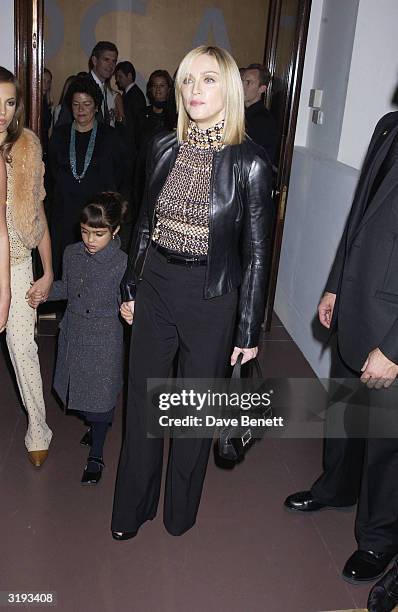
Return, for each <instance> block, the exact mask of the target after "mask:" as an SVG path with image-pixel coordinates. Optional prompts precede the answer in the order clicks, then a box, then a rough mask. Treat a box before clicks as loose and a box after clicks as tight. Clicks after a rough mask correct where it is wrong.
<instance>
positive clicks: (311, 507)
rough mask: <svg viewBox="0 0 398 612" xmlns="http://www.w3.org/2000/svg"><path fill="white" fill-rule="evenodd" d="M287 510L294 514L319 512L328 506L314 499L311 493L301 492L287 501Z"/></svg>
mask: <svg viewBox="0 0 398 612" xmlns="http://www.w3.org/2000/svg"><path fill="white" fill-rule="evenodd" d="M285 508H287V509H288V510H294V512H317V511H318V510H324V509H325V508H328V506H327V505H326V504H323V503H322V502H320V501H317V500H316V499H314V496H313V495H312V493H311V491H299V492H298V493H293V495H289V497H287V498H286V499H285Z"/></svg>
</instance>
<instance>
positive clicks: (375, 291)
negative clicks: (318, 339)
mask: <svg viewBox="0 0 398 612" xmlns="http://www.w3.org/2000/svg"><path fill="white" fill-rule="evenodd" d="M395 138H398V112H393V113H388V114H387V115H385V116H384V117H383V118H382V119H381V120H380V121H379V123H378V124H377V126H376V128H375V131H374V133H373V136H372V139H371V141H370V145H369V149H368V152H367V155H366V157H365V161H364V164H363V168H362V171H361V174H360V177H359V181H358V186H357V189H356V193H355V197H354V201H353V205H352V208H351V212H350V215H349V217H348V220H347V223H346V227H345V230H344V233H343V237H342V239H341V242H340V245H339V248H338V250H337V254H336V257H335V261H334V264H333V267H332V270H331V272H330V275H329V278H328V281H327V283H326V291H330V292H332V293H336V294H337V296H336V304H335V308H334V312H333V318H332V324H331V329H332V330H336V329H337V333H338V342H339V348H340V352H341V355H342V357H343V359H344V361H345V362H346V363H347V364H348V365H349V366H350V367H351V368H353V369H354V370H357V371H359V370H360V369H361V367H362V365H363V363H364V362H365V359H366V357H367V356H368V354H369V352H370V351H371V350H373V349H375V348H376V347H379V348H380V350H381V351H382V352H383V353H384V355H386V357H388V358H389V359H391V360H392V361H394V362H395V363H398V163H395V165H394V166H393V167H392V168H391V170H390V171H389V172H388V173H387V174H386V176H385V177H384V179H383V180H382V181H381V183H380V185H379V187H378V189H377V191H376V192H375V193H374V195H373V197H372V199H371V200H370V201H369V195H370V193H371V188H372V184H373V182H374V180H375V178H376V176H377V173H378V170H379V169H380V166H381V164H382V163H383V160H384V159H385V158H386V155H387V153H388V151H389V149H390V147H391V144H392V143H393V141H394V139H395Z"/></svg>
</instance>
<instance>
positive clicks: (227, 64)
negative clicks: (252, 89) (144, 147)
mask: <svg viewBox="0 0 398 612" xmlns="http://www.w3.org/2000/svg"><path fill="white" fill-rule="evenodd" d="M200 55H210V56H211V57H214V58H215V60H216V62H217V64H218V67H219V69H220V77H221V85H222V88H223V93H224V98H225V123H224V130H223V143H224V144H226V145H232V144H240V143H241V142H243V140H244V139H245V106H244V98H243V87H242V79H241V76H240V72H239V68H238V66H237V65H236V62H235V60H234V59H233V57H232V55H231V54H230V53H228V51H226V50H225V49H222V48H221V47H209V46H206V45H202V46H201V47H196V49H192V51H190V52H189V53H187V55H186V56H185V57H184V59H183V60H182V61H181V63H180V65H179V68H178V71H177V75H176V82H175V93H176V104H177V111H178V122H177V138H178V141H179V142H182V141H184V140H186V139H187V131H188V126H189V122H190V117H189V115H188V113H187V111H186V110H185V107H184V102H183V98H182V85H183V81H184V79H185V78H186V76H187V75H188V74H189V71H190V68H191V64H192V62H193V60H194V59H196V58H197V57H199V56H200Z"/></svg>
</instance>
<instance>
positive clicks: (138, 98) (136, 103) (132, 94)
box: [122, 85, 146, 125]
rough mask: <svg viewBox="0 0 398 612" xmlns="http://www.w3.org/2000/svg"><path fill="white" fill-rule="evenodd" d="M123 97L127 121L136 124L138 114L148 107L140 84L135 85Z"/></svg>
mask: <svg viewBox="0 0 398 612" xmlns="http://www.w3.org/2000/svg"><path fill="white" fill-rule="evenodd" d="M122 98H123V108H124V114H125V116H126V123H127V124H129V123H131V125H134V122H135V118H136V116H137V115H138V113H139V112H140V110H141V109H143V108H145V107H146V98H145V96H144V94H143V92H142V91H141V89H140V88H139V87H138V85H133V87H131V88H130V89H129V90H128V92H127V93H123V95H122Z"/></svg>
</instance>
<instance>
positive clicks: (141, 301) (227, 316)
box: [112, 247, 237, 535]
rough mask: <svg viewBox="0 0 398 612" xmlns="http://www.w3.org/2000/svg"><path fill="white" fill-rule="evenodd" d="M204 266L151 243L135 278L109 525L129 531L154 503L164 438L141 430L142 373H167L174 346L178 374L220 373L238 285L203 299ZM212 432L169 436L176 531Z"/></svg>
mask: <svg viewBox="0 0 398 612" xmlns="http://www.w3.org/2000/svg"><path fill="white" fill-rule="evenodd" d="M205 272H206V267H205V266H203V267H196V268H195V267H194V268H185V267H182V266H179V265H175V264H169V263H167V261H166V259H165V257H164V256H163V255H161V254H160V253H159V252H158V251H156V250H154V249H153V248H152V247H150V250H149V252H148V256H147V261H146V264H145V270H144V277H143V279H142V281H141V282H140V284H139V286H138V291H137V296H136V303H135V314H134V323H133V329H132V337H131V349H130V369H129V389H128V405H127V415H126V435H125V439H124V442H123V446H122V451H121V456H120V462H119V468H118V474H117V480H116V489H115V498H114V507H113V517H112V529H113V530H114V531H135V530H136V529H138V527H139V526H140V525H141V524H142V523H144V522H145V521H146V520H148V519H152V518H153V517H154V516H155V514H156V511H157V506H158V502H159V495H160V485H161V475H162V462H163V439H154V438H148V437H147V417H146V409H147V408H146V395H147V389H146V379H147V378H167V377H168V376H169V374H170V371H171V368H172V365H173V361H174V358H175V356H176V354H178V371H179V376H181V377H185V378H223V377H224V376H225V373H226V370H227V367H228V363H229V357H230V354H231V350H232V343H233V333H234V329H235V318H236V305H237V292H236V290H235V291H232V292H231V293H228V294H226V295H223V296H220V297H215V298H212V299H208V300H205V299H204V298H203V286H204V280H205ZM211 444H212V440H210V439H187V438H175V439H172V440H171V441H170V452H169V458H168V465H167V476H166V488H165V498H164V514H163V519H164V524H165V526H166V529H167V530H168V531H169V532H170V533H171V534H173V535H181V534H182V533H184V532H185V531H187V530H188V529H190V528H191V527H192V526H193V525H194V523H195V520H196V515H197V511H198V507H199V503H200V498H201V493H202V487H203V481H204V478H205V474H206V468H207V462H208V457H209V452H210V449H211Z"/></svg>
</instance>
